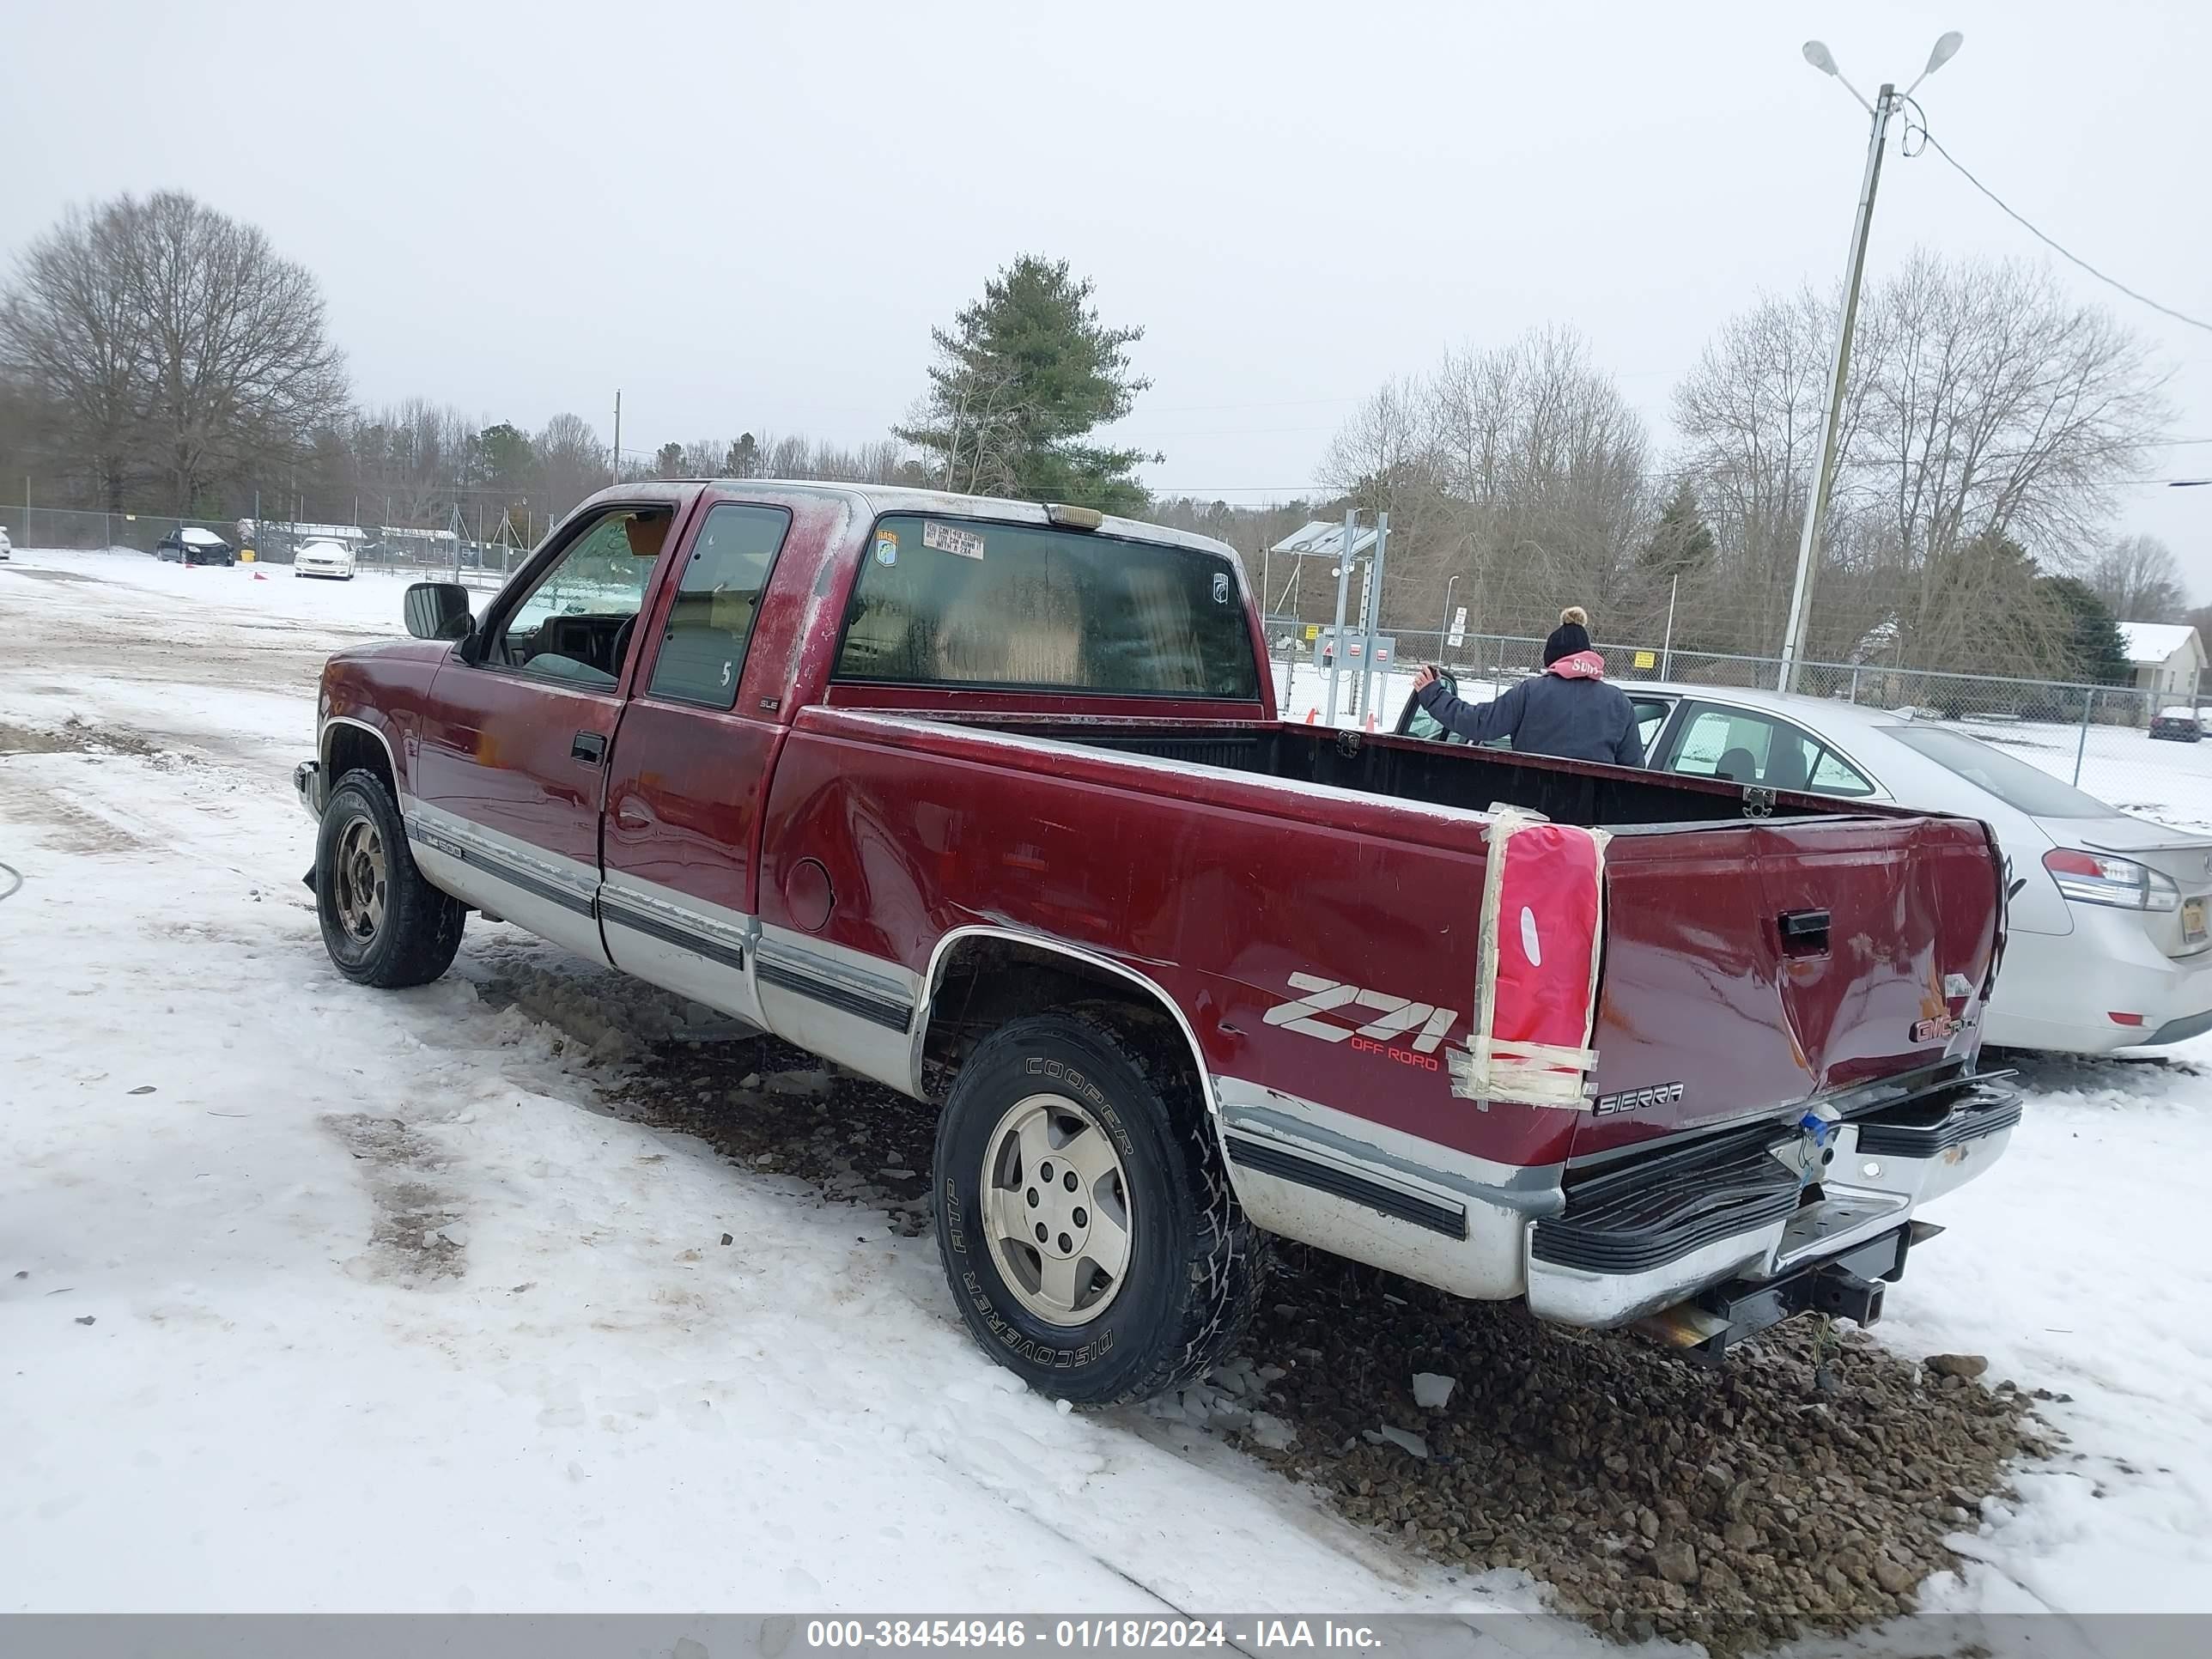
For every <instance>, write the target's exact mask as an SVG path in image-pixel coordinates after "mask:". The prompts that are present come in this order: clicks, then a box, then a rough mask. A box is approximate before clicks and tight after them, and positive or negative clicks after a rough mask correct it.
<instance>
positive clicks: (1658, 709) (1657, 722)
mask: <svg viewBox="0 0 2212 1659" xmlns="http://www.w3.org/2000/svg"><path fill="white" fill-rule="evenodd" d="M1629 706H1630V707H1631V708H1634V709H1635V710H1636V735H1637V739H1638V742H1640V743H1642V744H1643V745H1644V753H1645V754H1646V755H1649V754H1650V752H1651V745H1652V743H1653V742H1654V741H1655V740H1656V738H1658V736H1659V733H1660V731H1661V730H1662V728H1663V727H1664V726H1666V724H1667V716H1668V715H1669V714H1673V713H1674V704H1673V703H1671V702H1668V701H1667V700H1666V699H1665V698H1663V697H1631V698H1630V699H1629Z"/></svg>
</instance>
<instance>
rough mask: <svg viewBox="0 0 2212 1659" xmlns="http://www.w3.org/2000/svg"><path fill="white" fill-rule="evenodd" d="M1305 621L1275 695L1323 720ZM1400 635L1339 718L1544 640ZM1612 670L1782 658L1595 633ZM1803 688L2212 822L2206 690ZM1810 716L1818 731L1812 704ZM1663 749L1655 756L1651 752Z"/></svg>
mask: <svg viewBox="0 0 2212 1659" xmlns="http://www.w3.org/2000/svg"><path fill="white" fill-rule="evenodd" d="M1307 626H1308V624H1305V623H1295V624H1288V625H1285V624H1281V623H1277V624H1274V625H1271V626H1270V628H1269V630H1268V651H1269V654H1270V656H1271V658H1272V659H1273V668H1274V679H1275V696H1276V702H1277V704H1278V706H1279V708H1281V710H1282V712H1283V715H1284V718H1285V719H1287V720H1325V719H1326V718H1327V714H1326V712H1325V711H1326V708H1327V698H1328V674H1327V673H1326V672H1325V671H1323V670H1322V666H1321V665H1320V664H1319V663H1318V662H1317V661H1316V641H1313V640H1310V639H1309V638H1307V637H1306V635H1305V632H1304V630H1305V628H1306V627H1307ZM1380 631H1382V632H1384V633H1386V634H1388V635H1389V636H1391V637H1393V638H1395V652H1394V653H1393V654H1394V658H1395V659H1394V660H1393V661H1391V662H1390V663H1389V664H1388V665H1387V666H1386V667H1385V668H1384V669H1383V670H1382V671H1378V672H1376V673H1374V674H1373V675H1371V676H1370V678H1369V679H1368V681H1367V684H1366V689H1365V696H1364V702H1363V700H1362V685H1361V677H1360V675H1359V673H1358V671H1357V670H1356V669H1350V668H1347V669H1346V670H1344V671H1342V677H1341V678H1340V682H1339V684H1338V688H1337V715H1336V718H1337V724H1339V725H1340V726H1361V727H1368V728H1370V729H1375V730H1380V731H1385V732H1387V731H1389V730H1392V729H1393V728H1394V727H1395V726H1396V725H1397V724H1398V719H1399V715H1400V714H1401V711H1402V710H1403V709H1404V708H1405V705H1406V701H1407V698H1408V697H1410V696H1412V695H1413V673H1414V671H1415V670H1416V669H1417V668H1418V667H1419V665H1421V664H1423V663H1428V662H1433V663H1437V664H1439V665H1442V666H1443V667H1444V668H1446V669H1448V670H1449V671H1450V672H1451V673H1452V674H1453V675H1454V676H1455V678H1457V679H1458V681H1459V684H1460V695H1461V696H1463V697H1467V698H1468V699H1469V700H1470V701H1486V700H1487V699H1489V698H1491V697H1494V696H1498V695H1499V694H1501V693H1502V692H1504V690H1507V689H1508V688H1509V687H1510V686H1511V685H1513V684H1515V683H1516V681H1519V680H1522V679H1525V678H1528V676H1530V675H1532V674H1535V673H1538V672H1541V670H1542V667H1543V653H1544V642H1543V641H1542V640H1541V639H1537V638H1533V637H1523V636H1519V635H1495V634H1491V635H1480V634H1472V633H1469V634H1463V635H1460V636H1458V637H1457V638H1456V639H1454V638H1453V637H1452V636H1451V635H1447V634H1443V633H1440V632H1437V631H1436V630H1434V629H1428V630H1421V629H1412V630H1407V629H1396V630H1380ZM1597 648H1598V650H1599V651H1601V652H1602V653H1604V656H1605V659H1606V677H1607V678H1608V679H1610V680H1613V681H1614V682H1615V683H1617V684H1620V686H1621V687H1622V688H1623V689H1624V690H1628V691H1630V692H1633V691H1634V690H1635V689H1636V688H1637V686H1638V685H1639V684H1649V685H1654V686H1665V687H1668V688H1670V689H1673V690H1680V691H1681V692H1683V693H1685V694H1686V695H1691V696H1694V695H1695V692H1696V690H1697V689H1698V688H1699V687H1711V688H1712V689H1714V690H1757V691H1761V692H1772V691H1774V690H1777V689H1778V686H1779V685H1780V683H1781V675H1782V664H1781V660H1780V659H1778V658H1775V657H1760V656H1740V655H1729V654H1725V653H1716V652H1704V651H1682V650H1672V651H1670V650H1667V649H1665V648H1663V647H1650V646H1639V645H1625V644H1620V643H1617V642H1614V643H1608V642H1605V641H1599V642H1598V644H1597ZM1796 691H1797V695H1798V696H1800V697H1803V698H1807V699H1811V700H1815V701H1828V702H1848V703H1854V704H1857V705H1858V706H1859V707H1861V708H1879V709H1883V710H1887V711H1889V712H1891V713H1894V714H1903V715H1906V716H1908V717H1910V718H1911V719H1914V720H1929V721H1940V722H1943V723H1945V724H1948V725H1952V726H1955V727H1956V729H1958V730H1960V731H1961V732H1966V734H1968V735H1969V736H1972V737H1974V738H1979V739H1980V740H1981V741H1983V742H1984V743H1987V744H1994V745H1995V746H1996V747H1997V748H1999V749H2002V750H2004V751H2006V752H2007V753H2008V754H2011V755H2014V756H2015V757H2018V758H2020V759H2021V760H2024V761H2027V762H2028V763H2030V764H2032V765H2033V766H2036V767H2038V768H2039V769H2041V770H2043V771H2045V772H2047V773H2049V774H2051V775H2052V776H2053V777H2057V778H2059V779H2062V780H2063V781H2066V782H2068V783H2070V784H2072V785H2074V786H2075V787H2077V788H2079V789H2081V790H2082V791H2084V792H2085V793H2088V794H2091V795H2093V796H2095V797H2097V798H2098V799H2100V800H2103V801H2106V802H2108V803H2110V804H2111V805H2115V806H2118V807H2120V808H2122V809H2123V810H2124V811H2131V812H2140V813H2142V814H2143V815H2145V816H2147V817H2154V818H2158V819H2160V820H2161V821H2163V822H2166V823H2174V824H2177V825H2181V826H2185V827H2190V828H2196V827H2199V826H2202V827H2206V828H2212V744H2207V743H2203V742H2201V741H2200V738H2202V736H2203V734H2204V733H2205V732H2207V731H2208V729H2212V710H2206V711H2204V713H2203V716H2202V718H2200V715H2199V710H2200V707H2201V700H2200V696H2199V690H2198V688H2197V687H2196V686H2195V685H2191V687H2189V688H2188V689H2186V690H2163V691H2161V690H2147V689H2144V688H2142V687H2140V686H2134V685H2080V684H2064V683H2061V682H2055V681H2049V680H2034V679H2020V678H2008V677H2005V676H2002V675H1995V674H1958V673H1946V672H1939V671H1933V670H1923V669H1912V668H1905V667H1902V666H1899V665H1886V664H1881V663H1856V664H1854V663H1801V664H1799V665H1798V670H1797V686H1796ZM1803 723H1804V724H1806V725H1808V726H1814V727H1817V726H1818V724H1819V715H1818V713H1817V711H1816V710H1813V709H1810V708H1808V709H1807V710H1806V711H1805V713H1804V716H1803ZM1657 758H1658V757H1654V759H1655V760H1656V759H1657Z"/></svg>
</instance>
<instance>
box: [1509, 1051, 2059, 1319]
mask: <svg viewBox="0 0 2212 1659" xmlns="http://www.w3.org/2000/svg"><path fill="white" fill-rule="evenodd" d="M1942 1092H1944V1093H1947V1094H1950V1095H1952V1096H1953V1098H1951V1099H1949V1100H1948V1102H1946V1103H1942V1104H1940V1105H1936V1106H1929V1107H1922V1108H1917V1109H1915V1108H1912V1107H1911V1106H1907V1107H1905V1108H1902V1109H1896V1108H1893V1109H1887V1110H1884V1111H1882V1112H1879V1113H1875V1114H1873V1115H1869V1117H1867V1118H1865V1119H1863V1120H1860V1121H1856V1122H1844V1123H1839V1124H1838V1125H1836V1126H1835V1127H1833V1128H1832V1130H1831V1131H1830V1132H1829V1135H1828V1139H1827V1144H1826V1147H1825V1148H1823V1149H1819V1150H1814V1148H1812V1147H1811V1146H1810V1143H1809V1142H1807V1143H1802V1145H1801V1143H1799V1142H1797V1141H1795V1140H1790V1141H1784V1142H1782V1143H1780V1144H1772V1145H1768V1146H1763V1147H1761V1146H1755V1145H1754V1146H1752V1147H1751V1148H1748V1149H1747V1154H1748V1156H1747V1161H1745V1162H1744V1163H1743V1164H1742V1165H1741V1167H1740V1168H1739V1169H1737V1170H1735V1174H1734V1180H1735V1183H1736V1185H1737V1187H1738V1189H1739V1190H1747V1191H1748V1193H1749V1196H1747V1197H1746V1198H1744V1199H1742V1200H1736V1199H1733V1198H1730V1197H1728V1196H1725V1195H1723V1196H1720V1197H1717V1198H1716V1199H1715V1200H1714V1201H1713V1206H1712V1207H1713V1210H1714V1212H1715V1216H1714V1218H1713V1219H1711V1220H1706V1219H1704V1218H1701V1217H1700V1216H1699V1214H1698V1213H1696V1210H1695V1206H1689V1208H1688V1210H1687V1211H1686V1214H1685V1216H1684V1218H1682V1219H1681V1220H1680V1221H1679V1222H1676V1221H1672V1220H1670V1221H1669V1223H1668V1227H1669V1229H1671V1230H1672V1231H1674V1232H1675V1233H1676V1234H1678V1235H1679V1239H1680V1249H1674V1250H1669V1249H1668V1240H1667V1238H1666V1237H1664V1236H1663V1235H1662V1236H1661V1237H1656V1238H1653V1239H1651V1240H1650V1243H1648V1244H1647V1245H1645V1247H1644V1248H1643V1249H1638V1248H1635V1246H1636V1245H1638V1244H1639V1243H1644V1238H1645V1237H1646V1236H1645V1235H1639V1234H1638V1233H1636V1232H1634V1231H1629V1230H1624V1231H1620V1232H1619V1233H1613V1234H1608V1233H1606V1232H1603V1231H1595V1230H1592V1229H1590V1228H1588V1227H1587V1226H1585V1227H1583V1228H1582V1229H1580V1230H1579V1231H1578V1230H1577V1221H1576V1218H1575V1211H1576V1207H1577V1206H1576V1204H1575V1200H1574V1197H1573V1196H1572V1194H1571V1195H1570V1199H1569V1203H1568V1207H1567V1210H1566V1212H1565V1214H1564V1215H1562V1216H1561V1217H1559V1218H1557V1219H1556V1220H1551V1221H1541V1222H1538V1223H1537V1224H1535V1225H1533V1226H1531V1227H1530V1228H1529V1229H1528V1233H1527V1236H1526V1238H1525V1241H1524V1249H1526V1251H1527V1259H1526V1268H1527V1282H1528V1306H1529V1309H1530V1310H1531V1311H1532V1312H1534V1313H1535V1314H1536V1315H1537V1316H1539V1317H1541V1318H1544V1319H1550V1320H1556V1321H1558V1322H1560V1323H1562V1324H1568V1325H1584V1326H1594V1327H1600V1328H1606V1327H1612V1326H1617V1325H1626V1324H1629V1323H1632V1322H1634V1321H1636V1320H1638V1319H1641V1318H1644V1316H1647V1315H1650V1314H1655V1313H1658V1312H1660V1311H1661V1310H1664V1309H1668V1308H1672V1307H1674V1306H1675V1305H1676V1304H1680V1303H1682V1302H1684V1301H1686V1300H1688V1299H1689V1298H1691V1297H1695V1296H1697V1295H1698V1294H1699V1293H1700V1292H1701V1291H1707V1290H1710V1289H1711V1288H1712V1287H1714V1286H1716V1285H1721V1284H1723V1283H1725V1282H1727V1281H1730V1280H1743V1281H1746V1282H1747V1283H1750V1284H1754V1285H1755V1284H1758V1283H1759V1282H1761V1281H1765V1280H1769V1279H1776V1278H1778V1277H1780V1276H1781V1275H1783V1274H1785V1273H1791V1272H1793V1271H1795V1270H1796V1269H1799V1268H1801V1267H1805V1266H1807V1265H1808V1264H1809V1263H1813V1262H1817V1261H1824V1260H1826V1259H1828V1258H1830V1257H1832V1256H1836V1255H1840V1254H1843V1253H1844V1252H1846V1251H1849V1250H1850V1249H1853V1248H1854V1247H1856V1246H1857V1245H1859V1244H1862V1243H1865V1242H1866V1241H1868V1240H1869V1239H1872V1238H1875V1237H1880V1236H1881V1235H1882V1234H1885V1233H1888V1232H1891V1231H1894V1230H1896V1229H1898V1228H1900V1227H1902V1226H1904V1225H1906V1224H1907V1223H1908V1222H1910V1221H1911V1219H1912V1218H1913V1214H1914V1212H1915V1211H1916V1210H1917V1208H1918V1207H1919V1206H1920V1205H1921V1204H1922V1203H1923V1202H1925V1201H1926V1200H1929V1199H1931V1198H1936V1197H1939V1196H1941V1195H1942V1194H1945V1193H1948V1192H1949V1191H1950V1190H1951V1189H1952V1188H1954V1187H1957V1186H1959V1185H1960V1184H1961V1183H1963V1182H1967V1181H1971V1180H1972V1179H1973V1178H1974V1177H1975V1176H1978V1175H1979V1174H1981V1173H1982V1171H1983V1170H1986V1169H1988V1168H1989V1167H1990V1164H1994V1163H1996V1160H1997V1159H1998V1158H2000V1157H2002V1155H2003V1153H2004V1149H2005V1147H2006V1146H2007V1145H2008V1143H2009V1142H2010V1141H2011V1139H2012V1131H2013V1128H2014V1127H2015V1125H2016V1124H2017V1123H2018V1122H2019V1121H2020V1106H2019V1097H2017V1096H2016V1095H2015V1094H2013V1093H2012V1092H2011V1091H2008V1090H2003V1089H1998V1088H1996V1087H1993V1086H1992V1085H1989V1084H1987V1083H1979V1084H1969V1085H1965V1086H1964V1087H1963V1088H1961V1087H1960V1085H1956V1084H1953V1085H1946V1087H1945V1090H1944V1091H1942ZM1759 1158H1771V1159H1774V1160H1776V1161H1777V1162H1778V1164H1779V1165H1780V1167H1781V1168H1782V1169H1783V1170H1792V1168H1793V1165H1802V1166H1809V1167H1799V1168H1796V1170H1795V1171H1794V1173H1792V1174H1790V1176H1789V1177H1788V1179H1789V1180H1791V1181H1795V1180H1798V1179H1801V1178H1802V1181H1803V1182H1804V1185H1805V1186H1806V1187H1808V1188H1809V1187H1810V1186H1811V1185H1812V1184H1814V1182H1817V1183H1818V1185H1819V1188H1820V1196H1819V1197H1818V1198H1817V1199H1814V1200H1812V1201H1810V1202H1806V1201H1802V1192H1801V1193H1800V1194H1799V1195H1798V1197H1797V1199H1796V1200H1790V1198H1789V1195H1788V1194H1787V1191H1786V1186H1785V1183H1784V1182H1778V1181H1776V1179H1775V1177H1774V1176H1773V1175H1772V1173H1771V1171H1768V1170H1762V1169H1761V1168H1760V1167H1759V1162H1758V1161H1759ZM1633 1173H1634V1171H1633V1170H1624V1171H1623V1172H1622V1174H1623V1177H1624V1178H1626V1177H1628V1176H1632V1175H1633ZM1751 1182H1765V1185H1764V1186H1759V1187H1751V1186H1749V1184H1748V1183H1751ZM1622 1184H1623V1186H1624V1188H1626V1192H1627V1194H1628V1195H1631V1196H1632V1195H1633V1186H1632V1183H1631V1182H1627V1181H1626V1179H1624V1181H1623V1183H1622ZM1687 1190H1689V1189H1687V1188H1686V1191H1687ZM1732 1205H1734V1206H1736V1207H1737V1209H1738V1211H1739V1212H1741V1213H1743V1214H1744V1215H1745V1216H1746V1217H1747V1223H1746V1225H1742V1226H1741V1227H1736V1228H1733V1229H1729V1228H1728V1226H1727V1222H1726V1217H1727V1215H1728V1214H1729V1213H1730V1207H1731V1206H1732ZM1754 1217H1755V1218H1754ZM1716 1235H1717V1236H1716ZM1651 1255H1658V1256H1660V1257H1661V1258H1662V1259H1659V1260H1656V1261H1655V1260H1649V1259H1647V1258H1648V1257H1650V1256H1651Z"/></svg>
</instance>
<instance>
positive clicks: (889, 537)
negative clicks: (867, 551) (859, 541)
mask: <svg viewBox="0 0 2212 1659" xmlns="http://www.w3.org/2000/svg"><path fill="white" fill-rule="evenodd" d="M876 562H877V563H878V564H896V563H897V562H898V538H897V537H896V536H895V535H893V534H892V533H891V532H890V531H888V530H878V532H876Z"/></svg>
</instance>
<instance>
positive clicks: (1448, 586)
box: [1437, 571, 1459, 663]
mask: <svg viewBox="0 0 2212 1659" xmlns="http://www.w3.org/2000/svg"><path fill="white" fill-rule="evenodd" d="M1457 586H1459V573H1458V572H1457V571H1454V572H1453V573H1452V578H1451V580H1449V581H1448V582H1446V583H1445V584H1444V619H1443V622H1442V623H1439V624H1438V625H1437V661H1438V662H1439V663H1441V662H1443V659H1444V635H1447V634H1449V633H1450V632H1451V596H1452V589H1454V588H1455V587H1457Z"/></svg>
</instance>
